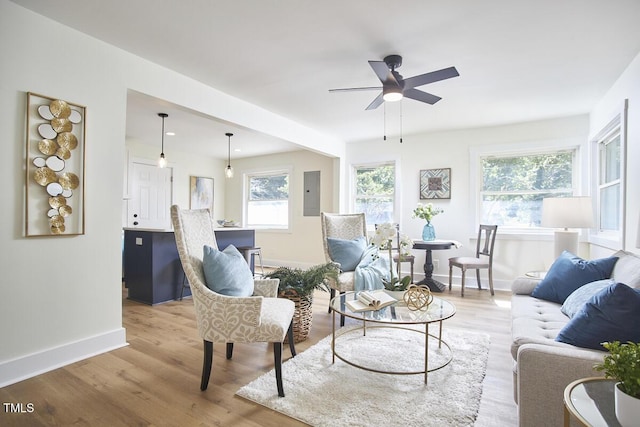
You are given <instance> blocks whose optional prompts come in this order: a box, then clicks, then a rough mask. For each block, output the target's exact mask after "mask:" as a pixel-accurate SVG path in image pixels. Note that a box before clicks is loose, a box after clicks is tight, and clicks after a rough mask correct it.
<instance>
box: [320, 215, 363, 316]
mask: <svg viewBox="0 0 640 427" xmlns="http://www.w3.org/2000/svg"><path fill="white" fill-rule="evenodd" d="M320 222H321V223H322V246H323V248H324V256H325V258H326V260H327V262H335V261H334V260H333V259H332V258H331V254H330V253H329V244H328V242H327V238H328V237H333V238H337V239H345V240H351V239H355V238H357V237H360V236H365V237H366V236H367V221H366V219H365V216H364V214H363V213H357V214H335V213H326V212H321V213H320ZM329 288H330V291H331V298H334V297H335V296H336V291H338V292H339V293H340V294H344V293H345V292H348V291H353V290H354V289H355V288H354V272H353V271H341V273H340V275H339V276H338V281H337V282H333V281H332V282H331V283H330V286H329ZM343 304H344V296H343ZM329 311H331V308H329ZM340 325H342V326H344V316H340Z"/></svg>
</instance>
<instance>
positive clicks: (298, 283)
mask: <svg viewBox="0 0 640 427" xmlns="http://www.w3.org/2000/svg"><path fill="white" fill-rule="evenodd" d="M339 274H340V270H339V268H338V266H337V265H336V264H334V263H327V264H320V265H316V266H314V267H311V268H309V269H307V270H303V269H301V268H291V267H278V268H276V269H275V270H274V271H272V272H271V273H269V274H267V275H266V276H265V277H266V278H268V279H280V284H279V285H278V291H279V293H285V294H286V293H295V294H297V295H299V296H309V295H311V294H313V291H315V290H316V289H320V290H323V291H326V290H327V281H328V280H334V281H337V280H338V275H339Z"/></svg>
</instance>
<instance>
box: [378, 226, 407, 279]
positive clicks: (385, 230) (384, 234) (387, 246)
mask: <svg viewBox="0 0 640 427" xmlns="http://www.w3.org/2000/svg"><path fill="white" fill-rule="evenodd" d="M397 232H398V230H397V228H396V226H395V225H394V224H391V223H388V222H386V223H384V224H379V225H378V226H377V227H376V234H375V235H374V236H373V238H372V239H371V244H372V245H375V246H377V247H378V249H380V250H387V251H389V280H388V281H387V280H383V281H382V282H383V283H384V288H385V289H387V290H390V291H406V290H407V287H408V286H409V285H410V284H411V276H405V277H403V278H402V279H400V278H398V277H395V276H394V274H393V256H392V254H391V251H392V249H393V239H395V238H396V233H397ZM412 246H413V241H412V240H411V239H410V238H409V237H408V236H406V235H404V234H400V247H399V248H398V251H399V252H400V255H408V254H409V253H410V252H409V248H411V247H412ZM376 256H377V255H376Z"/></svg>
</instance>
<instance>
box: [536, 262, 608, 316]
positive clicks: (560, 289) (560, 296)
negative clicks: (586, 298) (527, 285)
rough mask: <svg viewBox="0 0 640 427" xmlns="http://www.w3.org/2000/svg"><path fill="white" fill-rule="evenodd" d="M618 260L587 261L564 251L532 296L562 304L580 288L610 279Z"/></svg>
mask: <svg viewBox="0 0 640 427" xmlns="http://www.w3.org/2000/svg"><path fill="white" fill-rule="evenodd" d="M617 260H618V258H617V257H608V258H601V259H596V260H591V261H587V260H584V259H582V258H580V257H579V256H577V255H574V254H572V253H570V252H567V251H564V252H562V254H560V256H559V257H558V259H556V260H555V261H554V262H553V264H551V267H550V268H549V271H548V272H547V274H546V275H545V277H544V279H542V280H541V281H540V283H539V284H538V286H536V287H535V289H534V290H533V292H532V293H531V296H533V297H535V298H540V299H544V300H547V301H552V302H557V303H558V304H562V303H563V302H564V300H565V299H567V297H568V296H569V295H571V293H572V292H573V291H575V290H576V289H578V288H579V287H580V286H582V285H584V284H586V283H590V282H593V281H596V280H602V279H607V278H609V277H610V276H611V271H612V270H613V267H614V265H615V263H616V261H617Z"/></svg>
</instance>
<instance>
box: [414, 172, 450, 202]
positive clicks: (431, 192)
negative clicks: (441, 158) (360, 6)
mask: <svg viewBox="0 0 640 427" xmlns="http://www.w3.org/2000/svg"><path fill="white" fill-rule="evenodd" d="M420 198H421V199H450V198H451V169H450V168H445V169H424V170H421V171H420Z"/></svg>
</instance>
